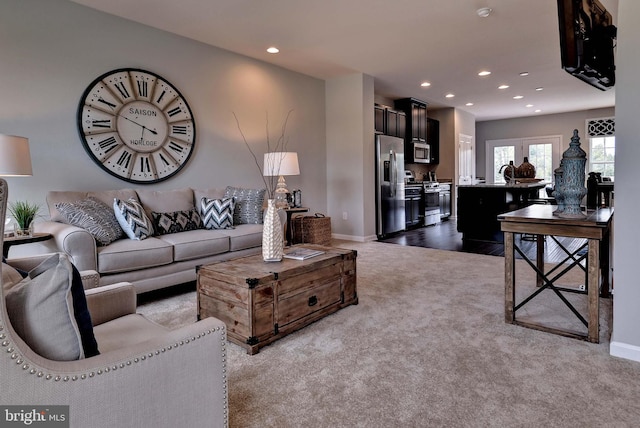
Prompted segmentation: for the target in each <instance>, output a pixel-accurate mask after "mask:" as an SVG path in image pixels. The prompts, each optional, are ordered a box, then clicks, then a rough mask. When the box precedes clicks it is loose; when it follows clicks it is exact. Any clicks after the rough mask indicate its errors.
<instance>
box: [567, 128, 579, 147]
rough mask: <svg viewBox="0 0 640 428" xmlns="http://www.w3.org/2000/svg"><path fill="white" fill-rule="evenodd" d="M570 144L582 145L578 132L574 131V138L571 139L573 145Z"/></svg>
mask: <svg viewBox="0 0 640 428" xmlns="http://www.w3.org/2000/svg"><path fill="white" fill-rule="evenodd" d="M569 144H580V137H579V136H578V130H577V129H574V130H573V137H571V143H569Z"/></svg>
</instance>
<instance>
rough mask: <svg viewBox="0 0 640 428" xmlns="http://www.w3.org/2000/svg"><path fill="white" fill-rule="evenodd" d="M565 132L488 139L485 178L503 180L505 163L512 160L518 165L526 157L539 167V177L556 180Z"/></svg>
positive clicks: (494, 181) (493, 180)
mask: <svg viewBox="0 0 640 428" xmlns="http://www.w3.org/2000/svg"><path fill="white" fill-rule="evenodd" d="M561 143H562V136H560V135H552V136H547V137H530V138H515V139H507V140H487V142H486V146H485V147H486V180H487V182H488V183H504V182H505V180H504V176H503V174H502V173H500V170H501V169H502V171H503V172H504V168H502V167H503V166H504V165H508V164H509V162H510V161H513V164H514V166H516V167H517V166H519V165H520V164H521V163H522V162H523V161H524V157H525V156H526V157H528V158H529V163H531V164H532V165H533V166H535V167H536V178H539V179H542V180H543V181H544V182H546V183H551V182H552V181H553V168H554V165H556V166H557V165H559V164H560V161H559V158H560V146H561Z"/></svg>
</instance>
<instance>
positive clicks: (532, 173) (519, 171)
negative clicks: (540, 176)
mask: <svg viewBox="0 0 640 428" xmlns="http://www.w3.org/2000/svg"><path fill="white" fill-rule="evenodd" d="M516 178H536V167H535V166H533V165H532V164H530V163H529V158H528V157H527V156H525V157H524V162H522V163H521V164H520V166H518V168H516Z"/></svg>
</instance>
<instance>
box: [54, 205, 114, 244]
mask: <svg viewBox="0 0 640 428" xmlns="http://www.w3.org/2000/svg"><path fill="white" fill-rule="evenodd" d="M56 209H57V210H58V211H59V212H60V213H61V214H62V215H63V217H64V218H65V220H66V222H67V223H68V224H71V225H73V226H78V227H81V228H83V229H85V230H86V231H87V232H89V233H90V234H91V235H92V236H93V237H94V238H95V240H96V241H97V242H98V244H99V245H109V244H110V243H112V242H113V241H115V240H116V239H120V238H121V237H122V234H123V232H122V228H121V227H120V224H119V223H118V220H117V219H116V216H115V214H114V212H113V208H111V207H110V206H108V205H106V204H105V203H104V202H101V201H100V200H98V199H96V198H94V197H91V196H89V197H87V198H86V199H82V200H79V201H76V202H60V203H57V204H56Z"/></svg>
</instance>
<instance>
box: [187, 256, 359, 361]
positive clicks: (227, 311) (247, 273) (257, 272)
mask: <svg viewBox="0 0 640 428" xmlns="http://www.w3.org/2000/svg"><path fill="white" fill-rule="evenodd" d="M296 247H303V248H313V249H318V250H322V251H324V254H321V255H318V256H315V257H312V258H309V259H306V260H292V259H283V260H282V261H281V262H271V263H265V262H264V261H263V260H262V255H255V256H249V257H242V258H238V259H234V260H229V261H224V262H219V263H213V264H210V265H206V266H202V267H201V268H200V269H198V282H197V284H198V285H197V289H198V293H197V295H198V319H201V318H205V317H208V316H212V317H215V318H218V319H220V320H222V321H223V322H224V323H225V324H226V325H227V337H228V338H229V340H231V341H232V342H234V343H236V344H238V345H240V346H242V347H244V348H245V349H246V350H247V353H248V354H250V355H253V354H255V353H257V352H258V351H259V349H260V348H261V347H263V346H266V345H268V344H270V343H271V342H273V341H275V340H277V339H279V338H281V337H283V336H286V335H287V334H289V333H291V332H293V331H296V330H298V329H300V328H302V327H304V326H307V325H309V324H311V323H312V322H314V321H317V320H319V319H320V318H323V317H325V316H327V315H329V314H331V313H333V312H336V311H338V310H340V309H342V308H344V307H346V306H349V305H355V304H357V303H358V293H357V289H356V257H357V253H356V251H354V250H347V249H342V248H333V247H324V246H320V245H313V244H301V245H297V246H294V247H292V248H296ZM287 250H288V249H286V250H285V251H287Z"/></svg>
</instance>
